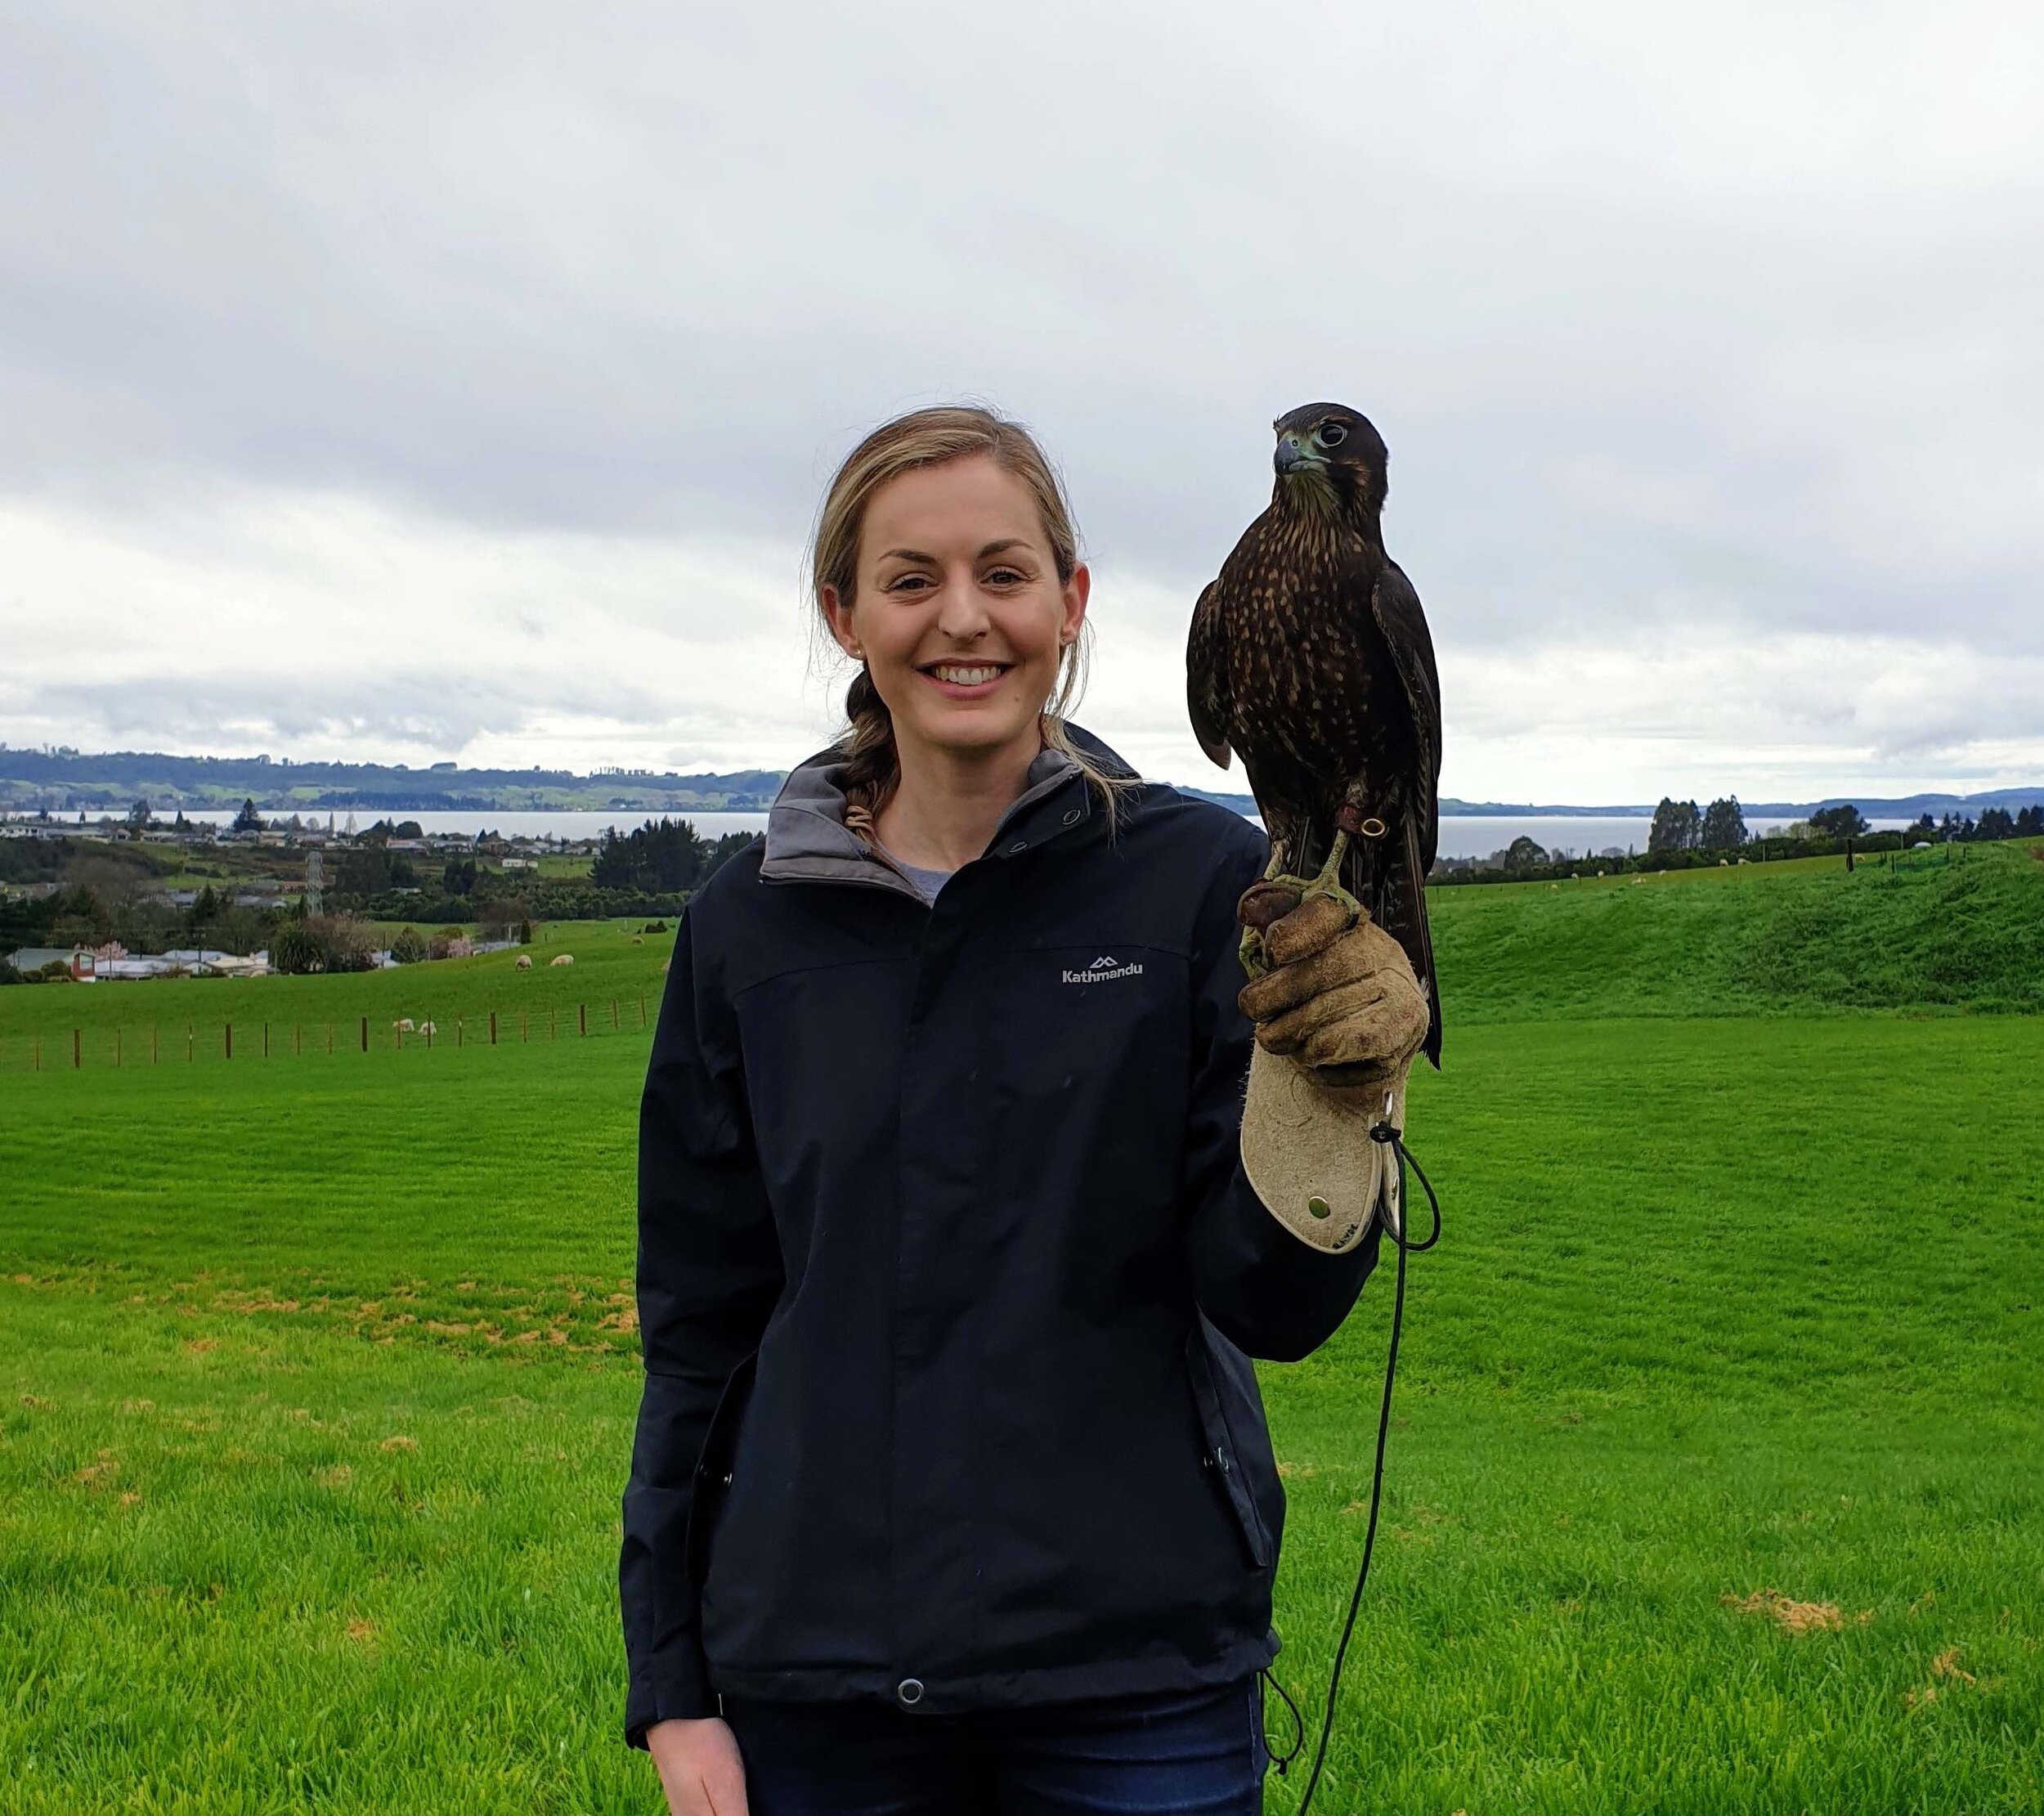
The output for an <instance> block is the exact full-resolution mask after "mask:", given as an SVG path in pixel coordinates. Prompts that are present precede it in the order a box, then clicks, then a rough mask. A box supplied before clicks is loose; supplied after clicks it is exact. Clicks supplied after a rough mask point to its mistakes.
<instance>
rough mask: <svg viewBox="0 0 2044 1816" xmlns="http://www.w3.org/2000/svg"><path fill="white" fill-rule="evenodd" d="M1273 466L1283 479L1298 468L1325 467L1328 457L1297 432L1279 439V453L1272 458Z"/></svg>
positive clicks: (1281, 436)
mask: <svg viewBox="0 0 2044 1816" xmlns="http://www.w3.org/2000/svg"><path fill="white" fill-rule="evenodd" d="M1326 464H1327V460H1326V457H1325V455H1322V454H1321V453H1320V451H1319V450H1318V449H1317V448H1316V447H1315V446H1313V445H1312V444H1311V442H1308V441H1307V438H1306V437H1304V436H1302V435H1301V434H1299V433H1297V432H1296V431H1294V432H1293V433H1289V434H1284V435H1280V436H1279V437H1278V442H1277V451H1276V453H1275V454H1274V455H1272V456H1271V465H1273V466H1274V467H1275V468H1276V469H1277V470H1278V477H1279V478H1280V479H1281V478H1284V475H1285V474H1286V473H1290V472H1292V471H1293V469H1295V468H1298V467H1324V466H1325V465H1326Z"/></svg>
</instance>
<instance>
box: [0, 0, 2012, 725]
mask: <svg viewBox="0 0 2044 1816" xmlns="http://www.w3.org/2000/svg"><path fill="white" fill-rule="evenodd" d="M1584 17H1585V19H1586V20H1592V19H1594V13H1585V15H1584ZM2021 19H2022V16H2021V15H2020V14H2019V12H2018V11H2016V10H2015V9H2014V8H2013V7H2011V8H2010V9H2007V11H2006V13H2004V14H2002V15H2001V25H1999V27H1998V28H1997V58H1998V59H1999V61H2000V64H2001V67H2002V68H2003V69H2004V70H2006V69H2008V68H2010V67H2015V68H2022V67H2025V66H2032V65H2036V64H2037V61H2038V59H2037V37H2036V34H2035V31H2034V29H2033V28H2032V27H2027V26H2025V25H2023V24H2022V23H2021ZM484 21H486V23H483V22H484ZM1748 28H1749V29H1750V33H1752V34H1760V33H1763V32H1764V31H1769V30H1772V31H1775V32H1777V37H1776V38H1769V39H1765V40H1764V41H1763V42H1759V43H1740V44H1739V45H1738V46H1737V55H1736V56H1734V55H1733V54H1732V50H1731V49H1730V48H1727V49H1725V50H1724V51H1723V52H1722V53H1721V61H1720V62H1719V63H1718V64H1715V65H1714V64H1711V63H1710V60H1709V57H1708V56H1707V55H1706V54H1705V53H1703V52H1696V51H1693V50H1692V48H1691V47H1690V46H1689V45H1688V43H1687V42H1685V41H1684V40H1683V38H1681V36H1680V30H1679V29H1678V27H1677V25H1675V24H1674V23H1672V22H1670V23H1667V24H1665V25H1664V26H1663V27H1662V33H1663V36H1662V38H1661V39H1659V40H1656V39H1655V38H1654V36H1653V34H1651V33H1649V34H1644V35H1643V36H1638V34H1635V35H1636V36H1638V46H1637V47H1636V50H1635V52H1634V55H1635V56H1636V65H1634V66H1628V65H1626V64H1625V62H1624V61H1623V59H1622V58H1620V57H1619V56H1617V54H1616V52H1613V51H1612V50H1611V43H1616V42H1617V40H1616V39H1611V40H1610V41H1609V42H1605V41H1599V42H1598V43H1594V44H1589V43H1585V42H1584V41H1580V40H1581V37H1582V34H1588V33H1589V32H1590V31H1591V30H1592V26H1591V25H1580V26H1576V27H1570V26H1566V25H1562V24H1560V23H1558V22H1555V21H1550V22H1549V25H1548V26H1547V27H1546V28H1544V29H1543V30H1538V31H1536V30H1534V29H1531V28H1527V27H1525V26H1523V25H1521V24H1519V23H1517V16H1515V15H1508V14H1507V13H1506V12H1504V11H1488V10H1486V9H1485V8H1482V7H1464V6H1459V5H1456V6H1446V7H1442V8H1441V9H1439V10H1438V11H1437V14H1436V15H1435V16H1434V24H1433V25H1432V29H1430V30H1428V31H1424V32H1420V33H1414V34H1405V35H1401V36H1400V37H1398V38H1392V36H1391V35H1390V34H1387V32H1386V31H1385V30H1384V29H1383V28H1382V26H1381V25H1372V24H1371V23H1370V22H1369V18H1368V17H1367V16H1365V14H1363V13H1362V12H1360V11H1353V10H1349V9H1329V10H1327V11H1322V12H1318V13H1316V12H1313V11H1310V10H1308V11H1303V12H1300V13H1298V14H1296V15H1291V16H1287V18H1286V19H1285V20H1283V21H1280V22H1277V23H1275V24H1269V25H1262V26H1254V25H1251V23H1250V22H1249V20H1248V16H1246V15H1244V14H1243V13H1242V12H1241V11H1240V9H1239V8H1223V7H1219V6H1204V5H1196V4H1195V5H1188V6H1185V7H1176V8H1173V9H1172V10H1171V11H1168V12H1167V11H1154V10H1152V9H1150V8H1147V7H1141V6H1136V5H1130V6H1127V7H1114V8H1103V7H1083V8H1078V7H1073V8H1069V9H1067V8H1062V7H1050V8H1047V9H1042V10H1038V11H1033V12H1032V14H1031V15H1030V16H1029V20H1028V21H1027V23H1026V25H1020V26H1018V25H1017V22H1016V21H1015V20H1012V19H1010V18H1007V17H1006V16H1000V17H996V16H992V15H988V16H985V17H984V18H981V17H979V16H976V15H974V14H972V13H970V10H966V11H963V12H957V13H937V12H931V11H925V10H923V9H921V8H917V7H889V6H885V5H880V6H875V7H862V8H858V9H854V10H852V11H846V10H845V9H841V8H833V7H823V6H822V5H820V4H819V5H815V6H812V7H756V8H748V9H742V10H741V9H725V10H724V11H723V12H721V13H716V14H712V13H709V12H705V11H702V10H701V9H697V10H695V11H688V10H686V9H684V10H683V11H679V12H677V11H674V10H673V9H664V8H655V7H631V6H626V7H611V8H604V9H598V10H585V11H582V12H580V13H577V14H576V15H575V16H573V19H572V21H570V20H568V19H567V16H564V15H563V14H562V13H561V12H560V11H558V9H555V8H543V7H507V8H499V9H491V10H490V11H488V12H486V13H485V14H480V15H478V14H473V13H470V12H468V11H465V10H464V11H453V10H449V11H444V12H443V11H441V10H439V9H431V8H428V9H419V8H416V7H397V6H394V5H393V6H386V7H374V6H371V7H338V6H335V7H319V6H313V5H306V6H294V7H288V8H269V9H250V8H247V7H234V6H230V5H226V4H224V3H222V4H218V5H216V6H213V7H210V8H208V7H196V8H195V7H180V8H177V9H174V10H172V11H165V10H164V9H161V8H157V7H143V6H140V5H136V6H128V7H123V6H118V5H110V4H104V3H101V4H90V3H86V4H77V3H72V4H66V5H64V6H62V7H57V6H46V7H41V8H31V9H29V11H28V12H27V13H26V15H25V16H24V15H22V14H20V12H19V11H17V14H16V24H15V25H13V26H12V27H11V28H0V30H4V31H5V32H6V41H5V43H3V44H0V487H5V488H7V489H8V490H11V491H14V492H15V493H16V494H17V495H61V496H63V497H65V498H67V499H68V498H85V499H94V500H102V501H104V500H114V501H116V502H118V500H119V499H120V498H121V497H123V496H132V495H138V494H139V495H147V494H150V492H152V491H155V490H156V489H158V488H160V487H164V486H167V485H170V484H174V483H177V482H180V478H181V476H188V475H190V474H191V473H195V472H197V473H204V474H205V475H207V476H208V477H209V478H212V479H213V480H217V481H218V482H224V483H245V484H251V485H255V484H262V485H271V484H279V483H281V484H286V485H298V486H306V487H334V488H338V489H341V490H344V491H358V492H361V493H362V494H364V495H368V496H370V497H374V498H378V499H381V500H388V501H389V502H392V503H393V504H397V505H398V506H400V507H402V508H406V509H424V510H427V511H430V512H432V513H437V514H440V515H442V516H445V517H449V518H457V519H461V520H464V521H466V522H470V523H473V524H476V525H478V526H482V527H490V528H510V527H516V528H521V529H526V528H540V529H555V528H558V529H567V530H596V531H621V532H625V533H629V534H635V535H645V534H652V533H658V534H674V535H677V536H693V537H698V538H706V539H717V538H733V537H735V538H745V539H752V540H756V541H759V542H767V543H775V544H785V543H786V542H787V541H788V540H791V538H792V537H794V536H796V535H799V533H800V531H801V529H802V528H803V527H805V525H806V523H807V522H808V520H809V515H810V513H811V511H812V510H813V509H814V503H815V498H816V493H817V490H818V486H819V485H820V483H821V482H822V480H823V478H824V477H825V475H826V474H827V471H828V469H829V466H830V464H831V460H832V459H833V458H834V456H835V455H836V453H837V452H838V451H840V450H841V449H842V448H843V447H844V446H846V445H848V444H849V441H850V440H851V439H852V437H854V435H855V434H856V433H858V431H859V430H860V429H861V428H863V427H864V426H866V425H867V424H870V423H871V422H872V421H873V420H875V419H877V418H879V417H881V416H882V415H885V414H887V413H888V412H890V411H891V410H895V409H898V408H900V407H903V406H907V405H910V404H913V403H917V402H920V401H926V400H929V399H930V398H933V397H946V396H952V395H956V394H958V393H961V392H970V393H974V394H980V395H984V396H987V397H990V398H991V399H993V401H997V402H998V403H1000V404H1002V405H1004V406H1008V407H1010V408H1011V409H1013V410H1015V411H1016V412H1017V413H1018V414H1020V415H1024V416H1025V417H1027V418H1028V419H1031V420H1032V421H1033V423H1034V424H1036V425H1037V426H1038V428H1040V429H1042V431H1043V432H1044V433H1045V434H1046V436H1047V438H1048V439H1049V440H1050V441H1051V443H1052V444H1053V445H1054V446H1056V448H1057V449H1058V451H1060V454H1061V455H1062V456H1063V459H1064V460H1065V464H1066V467H1067V469H1068V472H1069V477H1070V478H1071V480H1072V482H1073V486H1074V491H1075V494H1076V495H1077V499H1078V504H1079V507H1080V511H1081V515H1082V518H1083V520H1084V522H1085V523H1086V525H1087V528H1088V531H1089V535H1090V540H1091V546H1092V548H1093V550H1094V553H1095V554H1096V559H1097V561H1098V563H1099V564H1100V567H1101V568H1102V570H1103V573H1104V574H1105V573H1111V572H1115V571H1120V572H1127V573H1129V574H1131V575H1136V576H1145V577H1147V578H1150V579H1152V580H1154V581H1157V582H1159V583H1160V585H1162V587H1163V593H1162V594H1160V595H1159V596H1160V597H1162V598H1164V599H1169V598H1172V597H1173V596H1182V597H1183V599H1185V601H1186V603H1187V605H1188V606H1189V603H1190V598H1191V596H1192V593H1193V590H1195V588H1196V586H1197V585H1198V584H1199V582H1200V581H1201V580H1203V579H1204V577H1205V576H1207V575H1208V574H1209V573H1211V572H1212V571H1213V567H1215V565H1216V564H1217V563H1218V561H1219V559H1220V558H1221V556H1222V555H1223V554H1225V553H1226V549H1227V548H1228V546H1229V545H1230V543H1231V542H1232V540H1233V539H1234V537H1235V535H1236V534H1237V533H1238V532H1239V529H1240V528H1241V527H1242V526H1243V524H1244V523H1245V522H1247V520H1248V518H1249V517H1250V516H1251V515H1253V513H1255V512H1256V511H1257V509H1260V508H1261V506H1262V501H1263V499H1264V496H1265V495H1266V491H1267V486H1268V478H1267V466H1266V454H1267V433H1266V424H1267V423H1268V421H1269V419H1270V418H1271V415H1273V414H1274V413H1275V411H1277V410H1280V409H1283V408H1286V407H1289V406H1291V405H1293V404H1294V403H1297V402H1299V401H1304V400H1305V399H1307V398H1309V397H1316V396H1325V395H1333V396H1337V397H1343V398H1345V399H1347V400H1348V401H1353V402H1355V403H1356V404H1358V405H1360V406H1362V407H1364V408H1365V409H1366V410H1369V411H1370V412H1371V413H1372V414H1373V415H1374V416H1375V417H1376V418H1377V419H1378V421H1379V423H1380V424H1381V425H1382V426H1383V428H1385V430H1386V432H1387V435H1388V437H1389V438H1390V440H1391V442H1392V449H1393V487H1392V513H1391V518H1390V521H1389V525H1388V534H1389V536H1390V539H1391V540H1392V546H1393V549H1394V552H1395V553H1396V554H1399V555H1400V556H1401V558H1402V559H1403V560H1404V561H1405V563H1406V565H1407V566H1408V567H1409V568H1410V571H1411V572H1413V573H1414V576H1415V578H1416V579H1417V580H1418V581H1419V585H1420V588H1421V590H1422V593H1423V595H1424V596H1425V597H1426V598H1427V599H1428V603H1429V607H1430V609H1431V611H1432V614H1433V617H1434V619H1435V623H1436V627H1437V633H1438V634H1439V635H1440V637H1441V640H1442V642H1443V643H1444V645H1448V646H1452V645H1454V644H1455V643H1458V642H1459V643H1468V644H1472V645H1475V644H1481V645H1482V646H1484V647H1486V648H1487V647H1494V646H1499V645H1512V644H1515V643H1535V642H1538V641H1540V640H1541V639H1544V638H1549V637H1552V636H1554V635H1557V634H1566V635H1575V634H1594V633H1595V632H1596V631H1597V630H1599V628H1600V627H1601V628H1604V629H1616V628H1620V627H1622V628H1624V629H1625V630H1628V631H1629V630H1634V629H1636V628H1637V627H1638V626H1639V625H1640V624H1642V623H1643V622H1647V623H1652V622H1656V621H1658V622H1663V623H1665V624H1668V625H1670V626H1680V625H1683V624H1687V623H1689V622H1692V621H1695V620H1696V619H1697V618H1698V617H1701V618H1703V619H1705V620H1706V621H1710V622H1712V623H1719V624H1731V625H1741V626H1746V627H1748V628H1749V629H1750V630H1752V631H1753V632H1754V633H1755V634H1771V633H1774V632H1778V631H1781V630H1792V629H1806V630H1818V631H1830V632H1854V633H1868V632H1874V631H1882V630H1885V631H1890V632H1894V633H1898V634H1934V635H1935V636H1938V637H1940V638H1943V639H1949V640H1952V641H1956V642H1960V643H1968V644H1971V645H1974V646H1976V647H1980V648H2016V649H2020V650H2026V651H2030V652H2040V651H2044V629H2040V626H2044V614H2040V613H2038V612H2037V611H2036V609H2035V606H2036V594H2037V578H2038V574H2039V572H2040V569H2041V568H2044V512H2040V511H2039V510H2038V509H2037V504H2038V502H2039V494H2038V490H2037V487H2038V475H2039V474H2040V473H2044V426H2041V425H2044V361H2040V357H2039V355H2038V353H2037V350H2036V343H2035V332H2034V323H2035V321H2036V320H2037V319H2038V317H2039V316H2044V232H2040V231H2039V230H2040V228H2044V193H2041V192H2040V189H2039V186H2038V185H2037V183H2036V182H2035V181H2034V180H2033V177H2025V176H2024V171H2025V170H2026V169H2027V168H2029V167H2028V165H2027V164H2025V162H2024V157H2023V154H2024V152H2025V151H2026V150H2034V149H2036V142H2035V140H2034V137H2031V138H2028V139H2025V138H2023V137H2021V136H2020V135H2021V133H2022V132H2024V131H2026V130H2028V129H2027V128H2020V127H2019V126H2012V127H2008V128H2006V130H2004V128H2001V127H1998V126H1994V124H1993V121H1992V120H1989V121H1988V123H1986V124H1983V125H1981V126H1979V128H1978V130H1977V131H1976V132H1973V136H1972V137H1969V136H1968V135H1969V131H1970V128H1969V126H1968V123H1967V122H1966V119H1963V118H1961V114H1963V112H1964V110H1963V108H1955V107H1950V106H1948V107H1947V108H1946V110H1944V112H1943V113H1942V114H1940V113H1939V112H1938V110H1935V109H1934V108H1930V107H1929V106H1927V105H1925V104H1923V102H1922V97H1921V93H1920V92H1918V91H1916V89H1915V88H1914V87H1913V83H1914V81H1915V77H1916V72H1917V70H1918V67H1919V65H1921V64H1922V63H1924V62H1925V61H1926V60H1928V61H1940V60H1942V61H1944V62H1949V61H1950V60H1951V57H1952V54H1953V46H1954V45H1955V44H1956V45H1957V47H1958V48H1959V50H1960V52H1964V51H1965V50H1966V39H1967V36H1968V28H1967V26H1966V25H1965V24H1964V23H1963V22H1956V23H1953V24H1952V25H1950V26H1949V28H1948V30H1947V33H1946V37H1945V38H1942V39H1923V38H1919V37H1914V36H1912V37H1905V36H1904V35H1903V33H1902V31H1901V29H1899V28H1893V29H1889V34H1888V36H1887V37H1886V38H1883V37H1881V35H1880V29H1876V28H1870V29H1869V30H1868V32H1867V33H1865V34H1861V33H1855V34H1851V38H1850V42H1849V43H1846V44H1844V45H1836V44H1832V43H1829V42H1828V41H1827V40H1826V39H1825V38H1824V37H1823V36H1822V34H1816V35H1814V36H1812V35H1810V34H1809V31H1808V30H1805V29H1804V28H1799V27H1791V26H1788V25H1783V26H1779V27H1770V26H1767V25H1764V22H1757V21H1755V20H1749V21H1748ZM1681 29H1687V28H1681ZM1913 29H1915V28H1912V30H1913ZM1921 29H1922V30H1925V31H1930V30H1931V29H1933V28H1932V27H1930V26H1924V27H1922V28H1921ZM1972 29H1973V30H1974V32H1975V34H1977V33H1978V32H1979V30H1980V29H1981V28H1980V27H1979V26H1978V25H1975V27H1974V28H1972ZM1792 32H1800V33H1801V34H1802V35H1800V36H1795V37H1787V36H1781V35H1779V34H1789V33H1792ZM1954 34H1956V36H1955V35H1954ZM1732 35H1733V36H1734V37H1737V36H1738V35H1739V34H1732ZM1621 36H1622V34H1621ZM1688 56H1693V57H1694V58H1695V61H1696V63H1697V67H1696V68H1695V69H1694V70H1692V71H1688V72H1685V71H1684V70H1683V69H1681V68H1680V67H1679V65H1681V64H1682V62H1683V59H1684V58H1685V57H1688ZM1685 84H1687V86H1686V87H1685ZM1882 97H1887V98H1886V99H1885V100H1884V99H1883V98H1882ZM1904 99H1914V100H1915V101H1916V102H1917V105H1915V106H1913V107H1911V108H1908V109H1906V110H1905V109H1903V108H1902V107H1901V106H1899V105H1896V104H1897V103H1898V102H1900V101H1903V100H1904ZM1990 111H1991V110H1990ZM2003 111H2004V112H2006V111H2007V109H2006V107H2005V108H2004V110H2003ZM2000 117H2001V116H2000V115H1998V114H1997V115H1995V116H1994V118H1995V119H1999V118H2000ZM2010 117H2011V118H2013V117H2014V116H2013V115H2012V114H2011V115H2010ZM1990 128H1992V130H1990ZM1997 132H2001V133H2002V135H2003V136H2002V137H2000V138H1997V137H1995V134H1996V133H1997ZM2010 134H2014V135H2015V137H2009V135H2010ZM1741 135H1744V137H1743V138H1742V137H1741ZM1976 140H1977V141H1978V142H1977V143H1976V142H1975V141H1976ZM2005 140H2006V142H2004V141H2005ZM52 697H55V694H54V690H52ZM454 718H455V720H463V719H464V713H463V712H462V711H459V710H457V711H456V712H455V715H454Z"/></svg>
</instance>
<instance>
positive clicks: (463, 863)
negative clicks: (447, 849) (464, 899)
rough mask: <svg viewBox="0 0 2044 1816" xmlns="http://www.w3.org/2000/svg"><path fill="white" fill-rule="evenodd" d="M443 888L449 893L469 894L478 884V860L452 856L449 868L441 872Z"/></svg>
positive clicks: (448, 862) (449, 860) (448, 864)
mask: <svg viewBox="0 0 2044 1816" xmlns="http://www.w3.org/2000/svg"><path fill="white" fill-rule="evenodd" d="M440 886H441V889H442V890H443V891H444V892H445V893H446V894H447V895H470V894H472V893H473V891H474V889H475V886H476V860H475V859H473V858H450V859H448V860H447V868H446V869H445V870H443V871H442V872H441V873H440Z"/></svg>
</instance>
